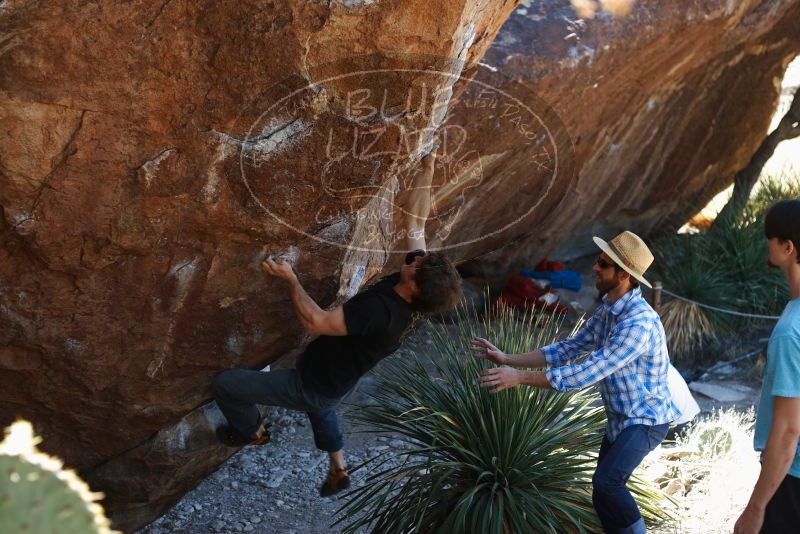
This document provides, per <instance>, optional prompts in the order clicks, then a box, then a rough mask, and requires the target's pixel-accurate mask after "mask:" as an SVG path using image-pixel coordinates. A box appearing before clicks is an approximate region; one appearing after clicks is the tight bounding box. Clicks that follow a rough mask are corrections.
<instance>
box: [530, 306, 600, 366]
mask: <svg viewBox="0 0 800 534" xmlns="http://www.w3.org/2000/svg"><path fill="white" fill-rule="evenodd" d="M596 326H597V317H596V315H592V316H591V317H590V318H589V320H588V321H586V324H585V325H583V328H581V329H580V330H578V331H577V332H575V335H574V336H570V337H568V338H566V339H562V340H561V341H559V342H558V343H553V344H552V345H548V346H546V347H543V348H542V349H541V351H542V354H544V359H545V361H546V362H547V367H558V366H560V365H565V364H567V363H569V361H570V360H574V359H575V358H577V357H578V356H580V355H581V354H583V353H585V352H589V351H591V350H594V348H595V346H596V345H595V328H596Z"/></svg>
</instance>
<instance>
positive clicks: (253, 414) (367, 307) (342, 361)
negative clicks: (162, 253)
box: [213, 156, 461, 496]
mask: <svg viewBox="0 0 800 534" xmlns="http://www.w3.org/2000/svg"><path fill="white" fill-rule="evenodd" d="M424 163H425V172H424V173H422V174H421V179H422V180H423V182H424V181H426V180H427V184H428V185H430V181H431V178H432V174H433V162H432V157H430V156H429V157H428V158H426V160H424ZM413 190H414V191H424V192H425V193H426V195H425V196H422V197H421V196H419V195H417V196H414V195H412V196H411V198H410V199H409V200H408V210H409V213H413V214H421V215H417V216H416V217H413V218H412V219H411V220H410V221H407V226H406V227H407V229H408V234H407V235H408V240H407V243H406V244H407V246H409V249H412V248H417V249H423V248H424V245H425V240H424V221H425V219H426V218H427V214H428V213H429V209H430V198H429V194H430V193H429V191H430V189H429V188H427V189H426V188H424V187H416V188H414V189H413ZM417 220H421V221H422V228H419V227H417V228H414V221H417ZM262 267H263V269H264V271H265V272H266V273H267V274H268V275H269V276H273V277H276V278H279V279H281V280H283V281H284V282H285V283H286V285H287V287H288V289H289V292H290V295H291V298H292V304H293V306H294V309H295V312H296V314H297V317H298V319H299V320H300V322H301V323H302V325H303V328H304V329H305V330H306V331H307V332H308V333H309V334H310V335H312V336H317V337H316V338H315V339H314V340H313V341H312V342H311V343H310V344H309V346H308V347H307V348H306V350H305V351H304V352H303V354H302V355H301V356H300V357H299V358H298V361H297V365H296V368H295V369H284V370H278V371H273V372H269V373H262V372H258V371H250V370H247V369H231V370H228V371H224V372H222V373H220V374H219V375H217V376H216V377H215V378H214V382H213V387H214V394H215V397H216V400H217V404H218V406H219V408H220V410H221V411H222V413H223V414H225V417H226V418H227V420H228V426H226V427H222V428H220V429H218V431H217V434H218V436H219V437H220V440H221V441H223V443H226V444H227V445H231V446H241V445H247V444H261V443H265V442H266V441H268V440H269V435H268V434H267V433H266V429H265V428H264V427H263V426H262V422H261V415H260V413H259V411H258V409H257V408H256V405H257V404H262V405H271V406H281V407H284V408H288V409H292V410H301V411H305V412H306V413H307V414H308V417H309V420H310V421H311V428H312V430H313V433H314V442H315V444H316V446H317V448H319V449H321V450H324V451H327V452H328V453H329V456H330V467H329V470H328V477H327V479H326V481H325V483H324V484H323V486H322V488H321V489H320V493H321V494H322V495H323V496H328V495H332V494H334V493H336V492H338V491H340V490H343V489H345V488H347V487H349V484H350V480H349V477H348V474H347V471H346V467H345V461H344V454H343V451H342V447H343V443H342V433H341V430H340V428H339V419H338V416H337V415H336V407H337V406H338V405H339V404H340V403H341V402H342V400H343V399H345V398H346V397H347V396H348V395H349V394H350V393H351V392H352V391H353V390H354V389H355V387H356V384H357V383H358V380H359V378H361V376H363V375H364V374H365V373H366V372H367V371H369V370H370V369H372V368H373V367H374V366H375V365H376V364H377V363H378V362H379V361H380V360H382V359H383V358H385V357H386V356H388V355H389V354H391V353H392V352H394V351H395V350H396V349H397V347H398V346H399V344H400V338H401V336H402V335H403V333H404V332H405V331H406V329H407V328H408V327H409V325H410V323H411V318H412V312H414V311H419V312H433V311H444V310H447V309H451V308H453V307H454V306H455V305H456V304H457V302H458V301H459V300H460V298H461V277H460V276H459V274H458V272H457V271H456V269H455V266H454V265H453V264H452V263H451V262H450V260H448V259H447V258H446V257H445V256H444V255H443V254H441V253H438V252H433V253H428V254H426V253H425V252H423V251H422V250H416V251H415V252H411V253H409V254H408V255H407V256H406V264H405V265H404V266H403V267H402V268H401V269H400V272H399V273H396V274H394V275H391V276H389V277H386V278H384V279H382V280H380V281H379V282H377V283H375V284H374V285H372V286H370V287H369V288H367V289H365V290H364V291H362V292H361V293H359V294H357V295H356V296H354V297H353V298H351V299H350V300H348V301H347V302H345V303H344V304H343V305H342V306H339V307H336V308H334V309H332V310H323V309H322V308H320V307H319V306H318V305H317V304H316V303H315V302H314V300H313V299H312V298H311V297H309V296H308V294H307V293H306V292H305V290H304V289H303V287H302V285H301V284H300V282H299V281H298V279H297V276H296V275H295V273H294V270H293V269H292V267H291V265H290V264H289V263H287V262H285V261H282V260H277V261H274V260H272V259H267V260H265V261H264V263H263V264H262Z"/></svg>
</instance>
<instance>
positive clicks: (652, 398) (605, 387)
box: [473, 232, 680, 533]
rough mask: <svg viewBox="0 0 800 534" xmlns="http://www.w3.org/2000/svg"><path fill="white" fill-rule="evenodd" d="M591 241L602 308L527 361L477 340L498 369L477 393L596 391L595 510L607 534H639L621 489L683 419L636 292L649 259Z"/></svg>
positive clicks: (624, 244)
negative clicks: (603, 418) (600, 434)
mask: <svg viewBox="0 0 800 534" xmlns="http://www.w3.org/2000/svg"><path fill="white" fill-rule="evenodd" d="M594 241H595V243H597V245H598V246H599V247H600V250H601V251H602V253H601V254H600V256H599V257H598V258H597V262H596V263H595V265H594V271H595V274H596V276H595V286H596V287H597V289H598V290H599V291H600V294H601V296H602V299H603V303H602V304H601V305H600V306H599V307H598V308H597V309H596V310H595V312H594V315H593V316H592V317H591V318H590V319H589V320H588V321H587V323H586V325H585V326H584V327H583V328H582V329H581V330H580V331H578V332H577V333H576V334H575V335H574V336H572V337H570V338H567V339H565V340H563V341H560V342H558V343H555V344H553V345H549V346H547V347H543V348H540V349H536V350H534V351H533V352H529V353H526V354H504V353H503V352H502V351H500V350H499V349H498V348H497V347H495V346H494V345H492V344H491V343H490V342H489V341H487V340H485V339H482V338H477V339H475V340H474V342H473V350H474V351H475V355H476V356H478V357H480V358H485V359H487V360H490V361H492V362H494V363H496V364H498V365H499V366H500V367H496V368H493V369H488V370H486V371H483V372H482V373H481V378H480V380H481V386H482V387H487V388H491V390H490V392H491V393H498V392H500V391H503V390H504V389H506V388H510V387H514V386H518V385H526V386H533V387H539V388H545V389H556V390H558V391H573V390H577V389H582V388H585V387H588V386H591V385H593V384H597V383H599V386H600V395H601V396H602V398H603V404H604V405H605V409H606V415H607V418H608V424H607V426H606V433H605V437H604V438H603V444H602V445H601V447H600V454H599V455H598V461H597V470H596V471H595V473H594V476H593V477H592V484H593V493H592V500H593V502H594V508H595V510H596V511H597V515H598V516H599V518H600V521H601V523H602V524H603V529H604V530H605V531H606V532H614V533H617V532H625V533H628V532H630V533H641V532H645V526H644V520H643V519H642V515H641V514H640V513H639V508H638V507H637V506H636V502H635V501H634V500H633V497H632V496H631V494H630V492H629V491H628V489H627V488H626V486H625V485H626V483H627V481H628V478H629V477H630V475H631V473H633V471H634V469H636V467H637V466H638V465H639V464H640V463H641V461H642V460H643V459H644V457H645V456H647V454H648V453H649V452H650V451H652V450H653V449H655V448H656V447H657V446H658V445H659V444H660V443H661V441H662V440H663V439H664V436H666V434H667V430H668V429H669V423H670V422H672V421H673V420H674V419H676V418H677V417H678V416H679V415H680V412H679V410H678V409H677V407H676V406H675V404H674V403H673V402H672V400H671V399H670V395H669V388H668V382H667V374H668V369H669V355H668V354H667V344H666V336H665V335H664V327H663V326H662V325H661V320H660V319H659V317H658V314H657V313H656V312H655V311H654V310H653V308H651V307H650V305H649V304H648V303H647V301H645V299H644V298H643V297H642V291H641V289H640V288H639V284H640V283H641V284H645V285H646V286H648V287H650V283H649V282H648V281H647V280H646V279H645V278H644V272H645V271H646V270H647V268H648V267H649V266H650V264H651V263H652V262H653V255H652V254H651V253H650V250H649V249H648V248H647V245H645V243H644V241H642V239H641V238H640V237H639V236H637V235H636V234H634V233H632V232H623V233H621V234H620V235H618V236H617V237H615V238H614V239H612V240H611V241H610V242H608V243H606V242H605V241H603V240H602V239H600V238H598V237H595V238H594ZM585 353H589V355H588V356H587V357H586V358H585V359H582V360H580V361H577V358H578V357H579V356H581V355H583V354H585ZM514 367H540V368H542V367H543V368H545V370H544V371H526V370H520V369H515V368H514Z"/></svg>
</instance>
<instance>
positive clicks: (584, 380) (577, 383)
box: [545, 317, 652, 391]
mask: <svg viewBox="0 0 800 534" xmlns="http://www.w3.org/2000/svg"><path fill="white" fill-rule="evenodd" d="M651 327H652V323H651V322H648V321H642V320H637V319H636V318H635V317H634V318H631V319H627V320H625V321H622V322H620V323H618V324H617V325H616V326H615V327H614V329H613V330H612V331H611V333H610V335H609V337H608V339H607V340H606V344H605V345H604V346H603V347H601V348H600V349H598V350H596V351H594V352H593V353H591V354H590V355H589V356H588V357H587V358H586V360H584V361H583V362H581V363H577V364H573V365H565V366H563V367H552V368H548V369H547V370H545V375H546V376H547V381H548V382H550V385H551V386H553V388H554V389H556V390H558V391H572V390H576V389H582V388H585V387H587V386H591V385H592V384H595V383H597V382H599V381H601V380H602V379H604V378H605V377H607V376H608V375H610V374H612V373H614V372H615V371H617V370H619V369H621V368H622V367H624V366H625V365H626V364H628V363H629V362H630V361H632V360H633V359H635V358H636V357H638V356H640V355H641V354H643V353H644V352H645V351H646V350H647V349H648V346H649V341H650V329H651Z"/></svg>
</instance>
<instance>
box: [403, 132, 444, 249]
mask: <svg viewBox="0 0 800 534" xmlns="http://www.w3.org/2000/svg"><path fill="white" fill-rule="evenodd" d="M433 150H434V151H432V152H430V153H428V155H426V156H425V157H424V158H422V160H421V163H422V170H421V171H420V172H419V173H418V174H417V175H416V177H415V178H414V181H413V182H412V183H411V187H410V190H409V191H408V194H407V195H408V196H407V197H406V199H405V202H404V203H403V208H404V210H405V217H404V219H405V220H404V221H403V230H404V232H405V242H404V246H405V247H406V251H412V250H425V249H426V246H425V245H426V243H425V223H426V221H427V220H428V217H429V216H430V213H431V197H432V196H433V190H432V188H431V184H432V183H433V173H434V170H435V163H436V153H435V150H436V147H434V149H433Z"/></svg>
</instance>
